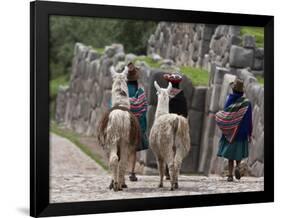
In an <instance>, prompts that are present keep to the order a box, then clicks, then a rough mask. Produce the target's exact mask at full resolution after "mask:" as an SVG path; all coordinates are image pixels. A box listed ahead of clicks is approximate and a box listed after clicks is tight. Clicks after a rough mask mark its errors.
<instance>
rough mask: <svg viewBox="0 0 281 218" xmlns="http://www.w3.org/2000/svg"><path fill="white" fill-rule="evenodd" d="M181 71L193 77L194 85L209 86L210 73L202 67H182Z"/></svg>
mask: <svg viewBox="0 0 281 218" xmlns="http://www.w3.org/2000/svg"><path fill="white" fill-rule="evenodd" d="M180 72H181V73H183V74H184V75H186V76H187V77H188V78H190V79H191V81H192V84H193V85H194V86H207V85H208V84H209V73H208V71H207V70H204V69H202V68H194V67H181V68H180Z"/></svg>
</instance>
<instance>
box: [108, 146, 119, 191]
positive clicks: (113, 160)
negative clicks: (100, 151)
mask: <svg viewBox="0 0 281 218" xmlns="http://www.w3.org/2000/svg"><path fill="white" fill-rule="evenodd" d="M109 168H110V170H111V172H112V182H111V184H110V186H109V188H110V189H111V188H113V190H114V191H117V189H118V187H117V171H118V156H117V145H114V146H112V147H111V151H110V155H109Z"/></svg>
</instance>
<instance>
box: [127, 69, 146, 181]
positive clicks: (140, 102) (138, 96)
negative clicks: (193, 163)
mask: <svg viewBox="0 0 281 218" xmlns="http://www.w3.org/2000/svg"><path fill="white" fill-rule="evenodd" d="M139 73H140V71H139V69H138V68H137V67H135V66H134V64H133V63H129V64H128V76H127V79H128V81H127V85H128V90H129V98H130V104H131V107H130V110H131V111H132V113H133V114H134V115H135V116H136V117H137V118H138V120H139V123H140V127H141V141H140V144H139V146H138V147H137V149H136V151H135V152H134V153H133V154H132V155H131V160H132V162H131V163H132V168H131V172H130V176H129V179H130V181H137V177H136V174H135V165H136V159H137V151H141V150H145V149H148V139H147V135H146V125H147V122H146V112H147V99H146V96H145V93H144V88H143V87H142V86H141V84H140V83H139V82H138V79H139Z"/></svg>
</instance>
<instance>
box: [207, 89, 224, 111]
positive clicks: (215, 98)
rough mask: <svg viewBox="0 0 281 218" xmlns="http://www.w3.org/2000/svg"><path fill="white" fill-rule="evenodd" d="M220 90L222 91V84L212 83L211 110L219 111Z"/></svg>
mask: <svg viewBox="0 0 281 218" xmlns="http://www.w3.org/2000/svg"><path fill="white" fill-rule="evenodd" d="M220 92H221V85H212V94H211V101H210V106H209V111H211V112H217V111H218V110H219V99H220Z"/></svg>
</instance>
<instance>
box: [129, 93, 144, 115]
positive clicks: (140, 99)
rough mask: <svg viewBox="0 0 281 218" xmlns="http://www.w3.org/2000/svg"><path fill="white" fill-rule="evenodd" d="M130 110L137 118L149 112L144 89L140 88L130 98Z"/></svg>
mask: <svg viewBox="0 0 281 218" xmlns="http://www.w3.org/2000/svg"><path fill="white" fill-rule="evenodd" d="M130 105H131V107H130V110H131V111H132V113H133V114H134V115H135V116H136V117H140V116H141V115H142V114H143V113H144V112H146V111H147V100H146V97H145V93H144V90H143V88H139V89H138V90H137V91H136V94H135V95H134V96H133V97H130Z"/></svg>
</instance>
